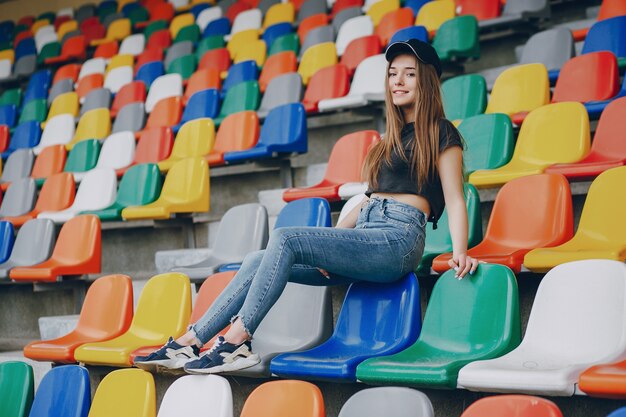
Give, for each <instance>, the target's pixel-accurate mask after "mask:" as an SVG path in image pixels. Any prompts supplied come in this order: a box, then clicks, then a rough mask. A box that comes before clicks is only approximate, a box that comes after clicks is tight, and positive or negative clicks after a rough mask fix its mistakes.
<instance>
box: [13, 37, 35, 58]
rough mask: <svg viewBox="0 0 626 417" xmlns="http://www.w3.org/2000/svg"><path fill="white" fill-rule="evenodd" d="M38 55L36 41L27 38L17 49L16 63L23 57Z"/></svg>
mask: <svg viewBox="0 0 626 417" xmlns="http://www.w3.org/2000/svg"><path fill="white" fill-rule="evenodd" d="M27 55H37V47H36V46H35V39H33V38H27V39H24V40H23V41H21V42H20V43H19V44H18V45H17V47H16V48H15V62H17V60H18V59H20V58H21V57H23V56H27Z"/></svg>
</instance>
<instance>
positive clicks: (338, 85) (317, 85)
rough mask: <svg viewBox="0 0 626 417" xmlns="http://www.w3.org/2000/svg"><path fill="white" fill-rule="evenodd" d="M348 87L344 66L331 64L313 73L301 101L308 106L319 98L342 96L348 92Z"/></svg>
mask: <svg viewBox="0 0 626 417" xmlns="http://www.w3.org/2000/svg"><path fill="white" fill-rule="evenodd" d="M349 88H350V78H349V74H348V69H347V68H346V66H345V65H341V64H337V65H331V66H329V67H326V68H322V69H320V70H319V71H317V72H315V74H313V76H312V77H311V79H310V81H309V85H308V87H307V89H306V91H305V92H304V99H303V100H302V101H303V103H304V104H305V106H307V107H308V106H310V105H313V104H317V103H318V102H319V101H320V100H324V99H327V98H336V97H343V96H345V95H346V94H348V91H349Z"/></svg>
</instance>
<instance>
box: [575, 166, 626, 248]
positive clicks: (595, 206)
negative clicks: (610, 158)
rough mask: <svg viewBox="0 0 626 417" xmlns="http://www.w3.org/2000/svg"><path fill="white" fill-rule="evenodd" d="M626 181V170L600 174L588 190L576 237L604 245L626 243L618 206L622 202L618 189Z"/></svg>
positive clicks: (614, 170)
mask: <svg viewBox="0 0 626 417" xmlns="http://www.w3.org/2000/svg"><path fill="white" fill-rule="evenodd" d="M625 178H626V167H619V168H613V169H609V170H607V171H604V172H603V173H602V174H600V175H599V176H598V177H597V178H596V179H595V180H594V181H593V182H592V183H591V187H589V192H588V193H587V199H586V200H585V205H584V206H583V211H582V213H581V215H580V222H579V224H578V229H577V230H576V237H577V238H578V237H584V238H586V239H589V240H592V241H595V242H598V243H600V244H604V245H607V246H615V245H620V244H621V245H624V244H626V239H625V236H626V234H625V233H624V232H625V231H626V221H624V216H623V212H622V211H621V210H620V205H621V204H623V203H624V199H625V198H624V193H621V192H619V191H617V190H620V189H621V186H622V185H621V184H623V181H624V179H625Z"/></svg>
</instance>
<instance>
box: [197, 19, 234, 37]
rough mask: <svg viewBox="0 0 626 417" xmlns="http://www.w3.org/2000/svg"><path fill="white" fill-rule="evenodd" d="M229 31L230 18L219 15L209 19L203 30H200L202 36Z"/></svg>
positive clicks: (224, 33) (226, 33)
mask: <svg viewBox="0 0 626 417" xmlns="http://www.w3.org/2000/svg"><path fill="white" fill-rule="evenodd" d="M229 33H230V20H228V18H227V17H221V18H219V19H216V20H213V21H211V22H210V23H209V24H208V25H207V26H206V28H204V32H202V37H203V38H208V37H209V36H216V35H221V36H224V35H228V34H229Z"/></svg>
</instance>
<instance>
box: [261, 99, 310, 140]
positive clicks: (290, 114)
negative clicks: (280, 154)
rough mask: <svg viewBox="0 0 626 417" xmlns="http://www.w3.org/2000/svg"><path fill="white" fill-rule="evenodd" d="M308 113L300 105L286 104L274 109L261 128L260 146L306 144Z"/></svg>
mask: <svg viewBox="0 0 626 417" xmlns="http://www.w3.org/2000/svg"><path fill="white" fill-rule="evenodd" d="M307 137H308V136H307V128H306V113H305V112H304V107H303V106H302V104H300V103H291V104H285V105H283V106H279V107H276V108H274V109H272V110H271V111H270V112H269V113H268V115H267V118H266V119H265V123H263V126H262V127H261V134H260V136H259V144H263V145H266V146H270V145H276V144H282V145H286V144H292V143H300V142H304V143H306V140H307Z"/></svg>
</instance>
